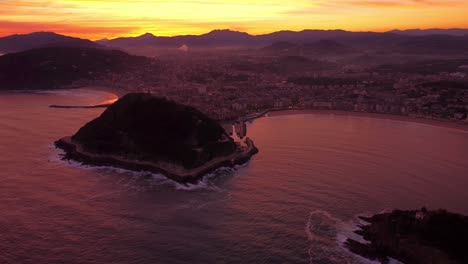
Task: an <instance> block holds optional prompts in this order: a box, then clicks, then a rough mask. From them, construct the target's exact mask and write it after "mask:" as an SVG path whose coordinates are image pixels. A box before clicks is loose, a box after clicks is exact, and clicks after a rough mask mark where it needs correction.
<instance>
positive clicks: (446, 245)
mask: <svg viewBox="0 0 468 264" xmlns="http://www.w3.org/2000/svg"><path fill="white" fill-rule="evenodd" d="M361 219H362V220H364V221H366V222H368V223H369V224H368V225H363V226H360V229H359V230H357V231H355V232H356V233H357V234H359V235H361V236H362V237H363V238H364V239H365V240H366V241H368V242H369V243H361V242H358V241H355V240H352V239H348V240H347V241H346V243H345V246H346V247H347V248H349V249H350V250H351V251H352V252H354V253H356V254H358V255H361V256H363V257H366V258H369V259H372V260H379V261H381V262H382V263H387V262H388V258H389V257H392V258H395V259H397V260H399V261H401V262H403V263H406V264H413V263H414V264H419V263H421V264H425V263H441V264H445V263H450V264H452V263H453V264H455V263H460V264H461V263H468V217H467V216H463V215H459V214H454V213H450V212H447V211H445V210H437V211H427V210H426V209H425V208H423V209H421V210H417V211H401V210H395V211H393V212H392V213H384V214H377V215H374V216H372V217H361Z"/></svg>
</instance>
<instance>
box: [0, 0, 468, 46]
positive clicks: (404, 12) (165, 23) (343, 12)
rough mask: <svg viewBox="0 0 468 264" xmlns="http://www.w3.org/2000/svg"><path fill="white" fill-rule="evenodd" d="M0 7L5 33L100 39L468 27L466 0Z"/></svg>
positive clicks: (0, 29) (35, 1) (21, 0)
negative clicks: (228, 32) (232, 32)
mask: <svg viewBox="0 0 468 264" xmlns="http://www.w3.org/2000/svg"><path fill="white" fill-rule="evenodd" d="M0 7H1V9H0V14H1V16H2V18H1V19H0V36H6V35H11V34H24V33H30V32H33V31H53V32H56V33H59V34H65V35H70V36H74V37H81V38H88V39H92V40H97V39H102V38H115V37H122V36H138V35H142V34H144V33H146V32H151V33H153V34H154V35H158V36H174V35H185V34H195V35H200V34H204V33H207V32H209V31H211V30H213V29H225V28H228V29H231V30H236V31H242V32H247V33H249V34H253V35H258V34H266V33H271V32H275V31H281V30H293V31H300V30H303V29H324V30H328V29H343V30H349V31H376V32H384V31H389V30H392V29H402V30H404V29H414V28H418V29H429V28H468V21H466V19H464V14H465V13H466V12H467V11H468V3H466V1H461V0H451V1H438V0H385V1H384V0H382V1H377V0H374V1H370V0H369V1H355V0H333V1H310V0H309V1H305V0H294V1H288V2H284V1H278V0H274V1H250V0H241V1H220V0H203V1H195V0H186V1H167V0H164V1H158V2H154V1H147V0H138V1H131V2H130V1H116V0H104V1H95V0H78V1H75V0H67V1H41V0H27V1H25V0H4V1H0Z"/></svg>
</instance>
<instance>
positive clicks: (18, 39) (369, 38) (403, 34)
mask: <svg viewBox="0 0 468 264" xmlns="http://www.w3.org/2000/svg"><path fill="white" fill-rule="evenodd" d="M465 32H466V34H464V33H465ZM278 42H288V43H291V44H292V45H296V46H297V45H301V46H302V49H303V48H306V47H307V48H306V49H308V50H309V51H310V50H312V49H313V48H312V46H314V45H315V46H316V47H315V49H316V50H318V52H319V53H322V52H324V51H325V53H330V52H332V51H334V52H336V55H340V54H342V53H347V52H350V51H351V50H360V51H365V50H375V51H395V52H401V53H407V52H408V53H411V52H418V53H421V52H444V53H445V52H449V53H450V52H466V51H468V45H467V42H468V29H432V30H403V31H400V30H393V31H389V32H383V33H378V32H351V31H344V30H302V31H278V32H273V33H269V34H262V35H250V34H248V33H245V32H239V31H233V30H227V29H224V30H213V31H211V32H209V33H206V34H202V35H181V36H173V37H160V36H155V35H153V34H151V33H145V34H143V35H141V36H137V37H120V38H115V39H102V40H98V41H95V42H92V41H90V40H85V39H79V38H73V37H67V36H63V35H59V34H56V33H52V32H35V33H30V34H25V35H11V36H7V37H3V38H0V53H10V52H19V51H24V50H28V49H33V48H42V47H60V46H70V47H92V48H99V47H111V48H118V49H125V50H127V51H131V49H132V48H138V47H152V48H165V49H176V48H179V47H181V46H183V45H187V46H188V47H189V48H218V47H232V48H263V47H269V46H270V45H272V44H274V43H278ZM327 42H328V44H330V45H327ZM319 46H322V47H319ZM291 48H292V47H291ZM296 49H298V47H296Z"/></svg>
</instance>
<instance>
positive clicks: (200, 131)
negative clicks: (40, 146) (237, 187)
mask: <svg viewBox="0 0 468 264" xmlns="http://www.w3.org/2000/svg"><path fill="white" fill-rule="evenodd" d="M55 145H56V146H57V147H59V148H61V149H63V150H64V151H65V154H64V155H63V157H62V158H63V159H66V160H76V161H79V162H82V163H83V164H89V165H97V166H115V167H120V168H124V169H129V170H135V171H150V172H154V173H161V174H163V175H165V176H167V177H168V178H170V179H172V180H175V181H177V182H181V183H196V182H198V181H199V180H200V179H202V178H203V176H204V175H205V174H207V173H209V172H212V171H214V170H216V169H218V168H220V167H232V166H234V165H236V164H241V163H245V162H247V161H248V160H249V159H250V158H251V156H252V155H254V154H256V153H257V152H258V150H257V148H256V147H255V145H254V143H253V141H252V140H250V139H248V138H247V139H246V141H245V145H244V146H242V145H241V144H238V143H236V142H234V140H233V139H232V138H231V137H230V136H229V135H228V133H227V132H226V131H225V130H224V129H223V127H222V126H221V125H220V124H218V123H217V122H216V121H214V120H213V119H211V118H209V117H208V116H206V115H205V114H203V113H202V112H200V111H198V110H196V109H195V108H193V107H190V106H185V105H182V104H178V103H175V102H173V101H170V100H167V99H165V98H160V97H156V96H154V95H151V94H147V93H131V94H127V95H125V96H123V97H122V98H120V99H119V100H118V101H117V102H115V103H114V104H112V105H111V106H110V107H109V108H107V109H106V111H104V112H103V113H102V114H101V116H99V117H98V118H96V119H94V120H92V121H91V122H89V123H87V124H86V125H85V126H83V127H82V128H81V129H79V131H78V132H77V133H76V134H75V135H73V136H71V137H64V138H61V139H59V140H58V141H56V142H55Z"/></svg>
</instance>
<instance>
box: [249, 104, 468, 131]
mask: <svg viewBox="0 0 468 264" xmlns="http://www.w3.org/2000/svg"><path fill="white" fill-rule="evenodd" d="M304 114H317V115H337V116H352V117H367V118H379V119H386V120H394V121H401V122H411V123H419V124H425V125H432V126H438V127H443V128H450V129H457V130H462V131H468V122H466V123H462V122H455V121H450V120H434V119H424V118H417V117H411V116H403V115H391V114H383V113H368V112H353V111H341V110H319V109H272V110H266V111H264V112H261V113H259V114H258V115H256V116H254V117H247V118H245V119H244V120H243V121H249V122H253V121H255V120H256V119H258V118H265V117H270V116H271V117H272V116H282V115H304Z"/></svg>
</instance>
